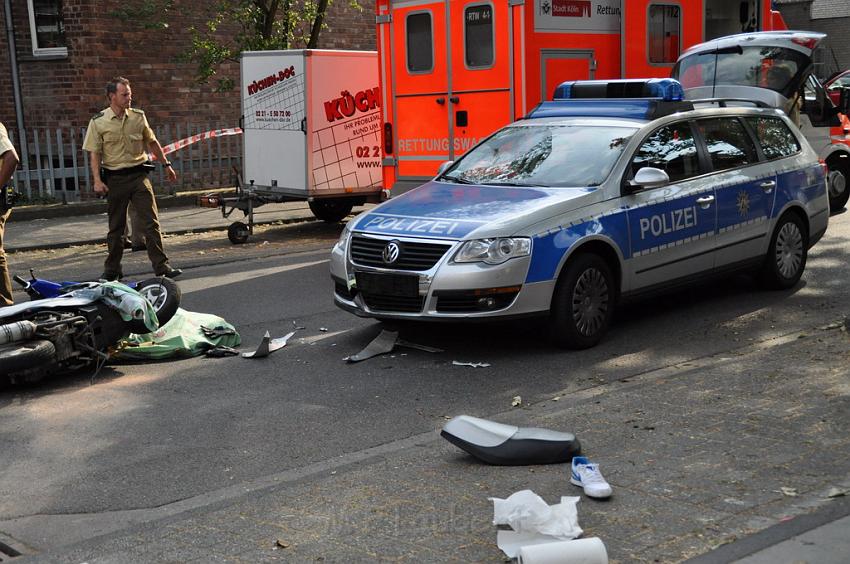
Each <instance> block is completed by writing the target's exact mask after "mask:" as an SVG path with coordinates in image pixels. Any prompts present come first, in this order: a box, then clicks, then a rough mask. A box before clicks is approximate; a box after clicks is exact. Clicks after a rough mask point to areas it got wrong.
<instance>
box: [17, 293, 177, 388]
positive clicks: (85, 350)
mask: <svg viewBox="0 0 850 564" xmlns="http://www.w3.org/2000/svg"><path fill="white" fill-rule="evenodd" d="M18 278H19V277H16V280H17V281H18V282H19V283H20V282H21V280H18ZM33 280H37V279H35V277H33ZM24 282H26V281H24ZM159 283H160V284H161V285H164V284H165V283H164V282H162V281H160V282H159ZM172 283H173V282H172ZM175 286H176V285H175ZM36 287H37V286H32V285H31V288H30V289H31V290H32V293H30V295H31V296H34V292H36V290H35V288H36ZM61 292H62V293H61V294H59V295H58V296H56V297H50V298H45V299H35V300H33V301H30V302H24V303H21V304H16V305H12V306H8V307H3V308H0V384H2V383H5V382H11V383H17V382H31V381H37V380H40V379H41V378H43V377H44V376H47V375H51V374H57V373H61V372H68V371H74V370H79V369H82V368H86V367H91V366H94V367H95V374H96V373H97V371H99V369H100V368H101V367H102V366H103V364H105V362H106V361H107V360H108V359H109V354H110V352H111V349H112V348H113V347H115V346H116V345H118V344H119V343H120V342H121V341H122V340H123V339H125V338H126V337H127V336H128V335H129V334H130V333H133V332H135V333H148V332H150V331H153V330H155V329H156V328H157V326H158V325H159V324H160V321H159V320H158V316H157V313H156V311H155V310H154V308H153V306H152V305H151V304H150V302H149V301H148V300H146V299H145V298H144V297H143V296H142V295H140V294H139V293H138V292H136V291H135V290H133V289H131V288H128V287H127V286H124V285H122V284H119V283H116V282H104V283H100V282H85V283H81V284H67V285H65V286H62V289H61ZM178 292H179V290H178ZM178 297H179V294H178ZM175 309H176V308H175Z"/></svg>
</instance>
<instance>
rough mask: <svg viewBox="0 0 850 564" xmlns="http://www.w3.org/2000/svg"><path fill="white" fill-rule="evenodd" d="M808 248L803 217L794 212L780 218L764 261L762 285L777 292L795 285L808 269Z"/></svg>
mask: <svg viewBox="0 0 850 564" xmlns="http://www.w3.org/2000/svg"><path fill="white" fill-rule="evenodd" d="M808 248H809V240H808V233H807V232H806V226H805V225H804V224H803V221H802V220H801V219H800V217H799V216H798V215H797V214H794V213H786V214H785V215H783V216H782V217H780V218H779V221H778V222H777V223H776V228H775V229H774V230H773V236H772V237H771V238H770V246H769V247H768V249H767V256H766V257H765V258H764V265H763V266H762V270H761V282H762V284H763V285H764V286H765V287H767V288H770V289H773V290H784V289H786V288H790V287H792V286H794V284H796V283H797V282H798V281H799V280H800V277H801V276H802V275H803V270H805V268H806V258H807V257H808Z"/></svg>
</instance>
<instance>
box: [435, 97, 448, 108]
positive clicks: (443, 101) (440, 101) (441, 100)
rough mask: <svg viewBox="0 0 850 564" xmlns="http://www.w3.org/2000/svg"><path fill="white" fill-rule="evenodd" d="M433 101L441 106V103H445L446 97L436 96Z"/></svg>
mask: <svg viewBox="0 0 850 564" xmlns="http://www.w3.org/2000/svg"><path fill="white" fill-rule="evenodd" d="M435 101H436V102H437V103H438V104H440V105H441V106H442V105H443V104H445V103H446V99H445V98H437V99H436V100H435Z"/></svg>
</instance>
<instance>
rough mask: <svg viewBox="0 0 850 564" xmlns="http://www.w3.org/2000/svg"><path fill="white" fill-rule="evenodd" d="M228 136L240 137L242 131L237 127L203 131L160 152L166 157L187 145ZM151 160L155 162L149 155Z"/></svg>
mask: <svg viewBox="0 0 850 564" xmlns="http://www.w3.org/2000/svg"><path fill="white" fill-rule="evenodd" d="M228 135H242V129H241V128H239V127H229V128H227V129H215V130H213V131H204V132H203V133H198V134H197V135H192V136H191V137H186V138H185V139H180V140H179V141H175V142H174V143H169V144H168V145H166V146H165V147H163V148H162V152H163V153H165V154H166V155H168V154H169V153H173V152H174V151H177V150H179V149H182V148H183V147H188V146H189V145H193V144H195V143H197V142H198V141H205V140H207V139H213V138H214V137H227V136H228ZM151 160H156V156H155V155H151Z"/></svg>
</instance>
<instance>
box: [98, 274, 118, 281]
mask: <svg viewBox="0 0 850 564" xmlns="http://www.w3.org/2000/svg"><path fill="white" fill-rule="evenodd" d="M121 278H122V275H121V274H115V273H113V272H104V273H103V274H101V275H100V279H101V280H106V281H107V282H115V281H116V280H121Z"/></svg>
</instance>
